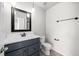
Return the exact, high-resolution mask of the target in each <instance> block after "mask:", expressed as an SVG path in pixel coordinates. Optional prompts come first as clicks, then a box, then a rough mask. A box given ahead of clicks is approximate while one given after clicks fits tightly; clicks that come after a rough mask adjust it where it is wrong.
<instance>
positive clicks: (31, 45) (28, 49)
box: [4, 36, 40, 56]
mask: <svg viewBox="0 0 79 59" xmlns="http://www.w3.org/2000/svg"><path fill="white" fill-rule="evenodd" d="M18 40H19V39H18ZM13 41H15V39H14V40H13ZM13 41H12V42H11V41H6V44H5V46H4V47H5V50H6V51H5V52H4V55H5V56H39V55H40V37H38V36H35V37H34V36H33V37H32V36H29V37H21V38H20V41H17V39H16V42H13Z"/></svg>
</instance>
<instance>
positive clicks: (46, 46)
mask: <svg viewBox="0 0 79 59" xmlns="http://www.w3.org/2000/svg"><path fill="white" fill-rule="evenodd" d="M42 45H43V46H44V47H45V48H46V50H49V49H51V45H50V44H49V43H42Z"/></svg>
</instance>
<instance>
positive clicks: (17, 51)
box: [5, 48, 24, 56]
mask: <svg viewBox="0 0 79 59" xmlns="http://www.w3.org/2000/svg"><path fill="white" fill-rule="evenodd" d="M23 52H24V48H22V49H19V50H15V51H12V52H9V53H5V56H23Z"/></svg>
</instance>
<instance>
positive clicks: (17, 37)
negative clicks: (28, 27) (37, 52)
mask: <svg viewBox="0 0 79 59" xmlns="http://www.w3.org/2000/svg"><path fill="white" fill-rule="evenodd" d="M39 37H40V36H38V35H34V34H30V35H26V37H21V36H20V35H15V36H8V37H7V38H6V39H5V41H4V44H11V43H15V42H20V41H24V40H31V39H34V38H39Z"/></svg>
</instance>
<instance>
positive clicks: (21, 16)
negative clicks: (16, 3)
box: [11, 7, 31, 32]
mask: <svg viewBox="0 0 79 59" xmlns="http://www.w3.org/2000/svg"><path fill="white" fill-rule="evenodd" d="M23 31H31V13H30V12H27V11H24V10H21V9H18V8H14V7H11V32H23Z"/></svg>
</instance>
